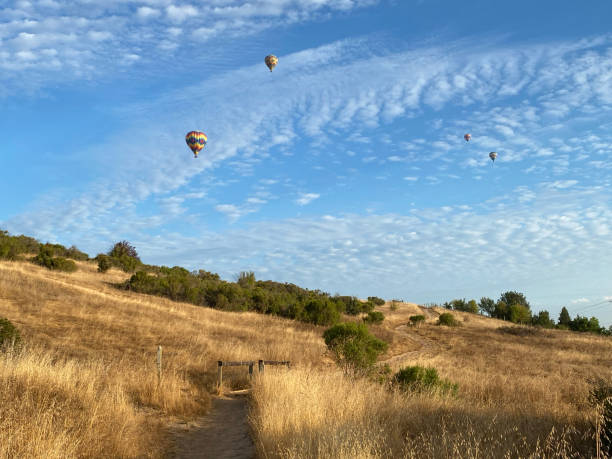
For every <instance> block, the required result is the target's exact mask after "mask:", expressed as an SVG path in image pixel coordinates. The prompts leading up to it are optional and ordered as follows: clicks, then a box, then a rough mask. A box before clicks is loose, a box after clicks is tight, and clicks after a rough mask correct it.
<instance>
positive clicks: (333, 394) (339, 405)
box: [251, 305, 612, 458]
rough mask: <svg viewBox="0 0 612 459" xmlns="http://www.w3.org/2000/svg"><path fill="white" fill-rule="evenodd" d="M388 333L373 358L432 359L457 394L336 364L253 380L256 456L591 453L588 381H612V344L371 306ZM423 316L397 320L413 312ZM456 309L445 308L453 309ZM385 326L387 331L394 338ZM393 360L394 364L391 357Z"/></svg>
mask: <svg viewBox="0 0 612 459" xmlns="http://www.w3.org/2000/svg"><path fill="white" fill-rule="evenodd" d="M380 310H382V311H384V312H385V314H387V315H388V317H390V319H391V320H386V321H385V323H384V324H383V325H382V326H381V327H379V329H378V330H377V334H379V335H381V334H386V335H390V336H392V337H393V342H392V345H391V349H390V350H389V352H388V355H387V356H384V357H383V359H385V358H389V357H393V360H392V361H393V362H394V364H393V366H394V367H395V369H398V368H399V367H402V366H407V365H414V364H419V365H423V366H433V367H435V368H437V369H438V370H439V373H440V375H441V376H442V377H444V378H448V379H450V380H451V381H453V382H457V383H458V384H459V386H460V389H459V393H458V395H457V397H449V396H446V397H445V396H440V395H431V394H429V395H427V394H422V395H412V396H406V395H405V394H400V393H397V392H394V391H392V390H390V389H389V387H388V386H387V387H385V386H383V385H380V384H377V383H374V382H371V381H367V380H353V379H351V378H349V377H347V376H346V375H344V374H342V373H340V372H338V371H329V370H327V371H321V370H319V369H312V370H309V369H301V370H296V371H292V372H290V373H288V374H278V373H277V374H266V375H265V377H264V378H260V379H258V380H257V382H256V384H255V389H254V395H253V398H254V404H253V411H252V414H251V423H252V425H253V427H254V430H255V431H256V432H257V440H258V442H257V448H258V451H259V454H260V455H261V456H262V457H284V458H297V457H313V458H314V457H329V458H352V457H474V458H476V457H505V456H508V457H572V456H581V457H584V456H588V455H589V454H591V453H592V451H593V446H594V442H593V424H592V422H593V420H594V417H595V411H594V409H593V407H592V406H591V405H590V404H589V403H588V391H589V383H588V379H589V378H592V377H595V376H599V377H604V378H607V379H608V380H612V340H611V339H610V338H605V337H598V336H594V335H585V334H576V333H571V332H563V331H541V332H540V333H536V334H535V335H533V336H515V335H511V334H507V333H503V332H500V331H498V330H497V328H498V327H499V326H500V325H506V326H507V325H508V324H507V323H505V322H501V321H496V320H492V319H487V318H484V317H479V316H475V315H472V314H468V313H457V314H455V315H456V316H457V317H458V318H459V320H460V321H462V326H460V327H457V328H447V327H439V326H436V325H434V324H433V323H434V322H435V318H436V317H437V315H438V314H439V313H440V312H443V310H437V309H433V310H430V309H425V308H423V309H422V310H421V309H419V308H418V307H417V306H416V305H400V306H399V308H398V309H397V310H396V311H390V310H389V309H388V306H386V307H383V308H380ZM418 313H422V314H424V315H426V316H427V317H428V322H429V323H427V324H424V325H422V326H421V327H418V328H416V327H407V326H406V323H407V322H408V319H409V317H410V316H411V315H415V314H418ZM453 314H454V312H453ZM394 333H395V334H394ZM398 358H399V361H398V360H397V359H398Z"/></svg>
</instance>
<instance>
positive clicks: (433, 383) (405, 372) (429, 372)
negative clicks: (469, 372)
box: [393, 365, 459, 395]
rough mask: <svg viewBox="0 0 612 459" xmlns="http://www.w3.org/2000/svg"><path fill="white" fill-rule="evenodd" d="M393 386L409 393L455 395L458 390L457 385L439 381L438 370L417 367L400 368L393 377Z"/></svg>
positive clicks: (444, 380) (443, 380) (442, 380)
mask: <svg viewBox="0 0 612 459" xmlns="http://www.w3.org/2000/svg"><path fill="white" fill-rule="evenodd" d="M393 384H394V385H395V386H396V387H399V388H400V389H402V390H404V391H410V392H424V391H428V392H439V393H442V394H446V393H450V394H452V395H456V394H457V390H458V389H459V385H458V384H454V383H452V382H450V381H448V380H446V379H440V376H438V370H436V369H435V368H425V367H422V366H419V365H415V366H412V367H406V368H402V369H401V370H400V371H398V372H397V373H396V374H395V376H394V377H393Z"/></svg>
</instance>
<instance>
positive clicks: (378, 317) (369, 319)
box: [363, 311, 385, 324]
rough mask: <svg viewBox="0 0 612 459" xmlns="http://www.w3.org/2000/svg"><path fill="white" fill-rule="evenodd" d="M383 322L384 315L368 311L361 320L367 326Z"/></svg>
mask: <svg viewBox="0 0 612 459" xmlns="http://www.w3.org/2000/svg"><path fill="white" fill-rule="evenodd" d="M383 320H385V315H384V314H383V313H382V312H380V311H370V312H368V315H367V316H365V317H364V318H363V321H364V322H365V323H368V324H382V323H383Z"/></svg>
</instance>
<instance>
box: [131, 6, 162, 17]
mask: <svg viewBox="0 0 612 459" xmlns="http://www.w3.org/2000/svg"><path fill="white" fill-rule="evenodd" d="M136 14H137V15H138V17H140V18H141V19H151V18H156V17H159V16H160V15H161V12H160V11H159V10H157V9H155V8H151V7H148V6H141V7H140V8H138V10H137V12H136Z"/></svg>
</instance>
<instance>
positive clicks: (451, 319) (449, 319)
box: [438, 312, 459, 327]
mask: <svg viewBox="0 0 612 459" xmlns="http://www.w3.org/2000/svg"><path fill="white" fill-rule="evenodd" d="M438 325H445V326H447V327H456V326H458V325H459V322H458V321H457V319H455V316H454V315H452V314H451V313H450V312H444V313H442V314H440V317H438Z"/></svg>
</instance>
